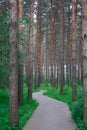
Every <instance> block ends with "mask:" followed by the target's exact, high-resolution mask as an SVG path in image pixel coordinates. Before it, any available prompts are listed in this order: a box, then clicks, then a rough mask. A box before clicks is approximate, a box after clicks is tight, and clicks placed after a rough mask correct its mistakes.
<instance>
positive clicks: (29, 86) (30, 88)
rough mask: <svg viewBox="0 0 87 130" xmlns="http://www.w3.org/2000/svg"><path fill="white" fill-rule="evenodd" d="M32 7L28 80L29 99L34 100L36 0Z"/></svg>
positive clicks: (32, 1) (32, 0)
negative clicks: (34, 21)
mask: <svg viewBox="0 0 87 130" xmlns="http://www.w3.org/2000/svg"><path fill="white" fill-rule="evenodd" d="M30 2H31V5H30V43H29V57H28V58H29V62H30V64H29V68H28V69H29V72H28V73H29V77H28V78H29V79H28V99H29V100H31V99H32V88H33V19H34V0H31V1H30Z"/></svg>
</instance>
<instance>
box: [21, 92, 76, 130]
mask: <svg viewBox="0 0 87 130" xmlns="http://www.w3.org/2000/svg"><path fill="white" fill-rule="evenodd" d="M33 97H34V98H35V99H36V100H37V101H38V102H39V106H38V108H37V109H36V111H35V112H34V114H33V116H32V117H31V118H30V120H29V121H28V123H27V124H26V125H25V127H24V128H23V130H75V128H76V124H75V122H74V121H73V119H72V117H71V113H70V111H69V108H68V106H67V104H66V103H63V102H60V101H57V100H55V99H52V98H49V97H47V96H44V95H43V94H42V92H36V93H34V94H33Z"/></svg>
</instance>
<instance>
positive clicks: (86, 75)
mask: <svg viewBox="0 0 87 130" xmlns="http://www.w3.org/2000/svg"><path fill="white" fill-rule="evenodd" d="M82 10H83V12H82V14H83V15H82V40H83V45H82V49H83V57H82V59H83V61H82V63H83V89H84V90H83V94H84V116H83V123H84V127H85V128H87V0H83V1H82Z"/></svg>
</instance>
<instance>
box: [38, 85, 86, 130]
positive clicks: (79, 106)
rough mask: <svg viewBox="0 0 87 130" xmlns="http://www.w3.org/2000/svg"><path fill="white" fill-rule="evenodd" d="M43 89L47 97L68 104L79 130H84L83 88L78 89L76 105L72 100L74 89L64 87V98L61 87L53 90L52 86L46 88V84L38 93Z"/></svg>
mask: <svg viewBox="0 0 87 130" xmlns="http://www.w3.org/2000/svg"><path fill="white" fill-rule="evenodd" d="M42 89H43V90H47V92H46V93H45V95H47V96H49V97H52V98H54V99H56V100H60V101H62V102H65V103H67V104H68V105H69V108H70V110H71V114H72V117H73V118H74V120H75V121H76V123H77V126H78V130H84V129H83V123H82V119H83V95H82V87H81V86H78V87H77V101H76V102H74V103H73V102H72V98H71V97H72V89H71V87H69V86H65V87H64V93H63V95H62V96H60V93H59V92H60V89H59V87H58V88H53V87H52V86H50V84H48V86H46V85H45V84H42V85H41V87H40V88H38V89H37V91H40V90H42ZM86 130H87V129H86Z"/></svg>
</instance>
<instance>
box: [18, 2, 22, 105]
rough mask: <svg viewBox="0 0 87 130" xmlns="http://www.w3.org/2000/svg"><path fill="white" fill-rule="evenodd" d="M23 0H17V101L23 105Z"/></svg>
mask: <svg viewBox="0 0 87 130" xmlns="http://www.w3.org/2000/svg"><path fill="white" fill-rule="evenodd" d="M22 11H23V0H18V55H19V58H18V103H19V105H23V54H22V53H23V45H22V39H23V38H22Z"/></svg>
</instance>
